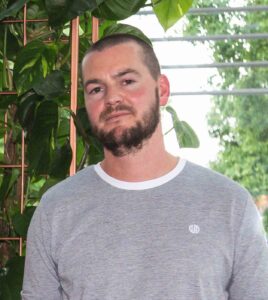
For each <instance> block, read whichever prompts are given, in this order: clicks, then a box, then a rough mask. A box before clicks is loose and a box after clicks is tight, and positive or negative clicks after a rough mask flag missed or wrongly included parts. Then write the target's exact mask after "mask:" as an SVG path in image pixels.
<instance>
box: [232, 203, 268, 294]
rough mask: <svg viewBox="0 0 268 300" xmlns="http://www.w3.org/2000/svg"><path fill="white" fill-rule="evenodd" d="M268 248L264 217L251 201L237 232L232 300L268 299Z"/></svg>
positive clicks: (246, 207) (247, 204)
mask: <svg viewBox="0 0 268 300" xmlns="http://www.w3.org/2000/svg"><path fill="white" fill-rule="evenodd" d="M267 279H268V246H267V239H266V236H265V232H264V229H263V226H262V221H261V216H260V214H259V212H258V210H257V207H256V205H255V204H254V202H253V200H252V199H248V201H247V203H246V206H245V209H244V214H243V217H242V220H241V223H240V227H239V228H238V231H237V237H236V244H235V253H234V264H233V276H232V281H231V283H230V287H229V294H230V298H229V299H230V300H267V299H268V284H267Z"/></svg>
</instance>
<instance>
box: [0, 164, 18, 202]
mask: <svg viewBox="0 0 268 300" xmlns="http://www.w3.org/2000/svg"><path fill="white" fill-rule="evenodd" d="M19 174H20V171H19V170H18V169H12V170H10V169H5V171H4V174H3V179H2V184H1V187H0V205H1V203H3V201H4V200H5V199H6V198H7V197H8V195H9V193H10V191H11V188H12V187H13V185H14V184H15V182H16V181H17V179H18V177H19Z"/></svg>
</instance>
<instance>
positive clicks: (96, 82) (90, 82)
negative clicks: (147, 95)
mask: <svg viewBox="0 0 268 300" xmlns="http://www.w3.org/2000/svg"><path fill="white" fill-rule="evenodd" d="M127 74H135V75H137V76H141V75H140V73H139V72H138V71H136V70H134V69H131V68H127V69H125V70H122V71H119V72H117V73H116V74H115V75H113V76H112V77H113V78H120V77H123V76H125V75H127ZM92 83H93V84H94V83H95V84H101V83H103V82H102V80H100V79H88V80H87V81H86V82H85V83H84V88H86V87H87V86H88V85H89V84H92Z"/></svg>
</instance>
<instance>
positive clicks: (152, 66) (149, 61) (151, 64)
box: [84, 33, 160, 80]
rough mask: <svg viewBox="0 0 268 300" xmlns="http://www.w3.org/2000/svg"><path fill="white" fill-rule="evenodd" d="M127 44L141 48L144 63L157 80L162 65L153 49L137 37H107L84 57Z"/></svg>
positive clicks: (116, 35) (128, 35)
mask: <svg viewBox="0 0 268 300" xmlns="http://www.w3.org/2000/svg"><path fill="white" fill-rule="evenodd" d="M127 42H134V43H136V44H138V45H139V46H140V48H141V50H142V55H143V57H142V59H143V62H144V64H145V65H146V66H147V68H148V70H149V72H150V74H151V75H152V77H153V78H154V79H155V80H156V79H157V78H158V76H159V75H160V65H159V62H158V59H157V57H156V55H155V52H154V49H153V47H152V46H151V45H149V44H148V43H147V42H145V41H144V40H142V39H141V38H138V37H137V36H135V35H132V34H128V33H118V34H111V35H108V36H105V37H103V38H101V39H100V40H98V41H97V42H96V43H94V44H93V45H92V46H91V47H90V49H89V50H88V51H87V52H86V54H85V56H84V57H86V55H87V54H89V53H92V52H94V51H102V50H104V49H107V48H109V47H112V46H115V45H119V44H123V43H127Z"/></svg>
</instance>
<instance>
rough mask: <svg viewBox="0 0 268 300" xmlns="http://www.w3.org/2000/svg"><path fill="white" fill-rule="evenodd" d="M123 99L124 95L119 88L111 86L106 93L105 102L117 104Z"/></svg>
mask: <svg viewBox="0 0 268 300" xmlns="http://www.w3.org/2000/svg"><path fill="white" fill-rule="evenodd" d="M122 101H123V95H122V94H121V93H120V91H119V90H118V88H116V87H109V88H108V89H107V91H106V95H105V104H107V105H115V104H118V103H120V102H122Z"/></svg>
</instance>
